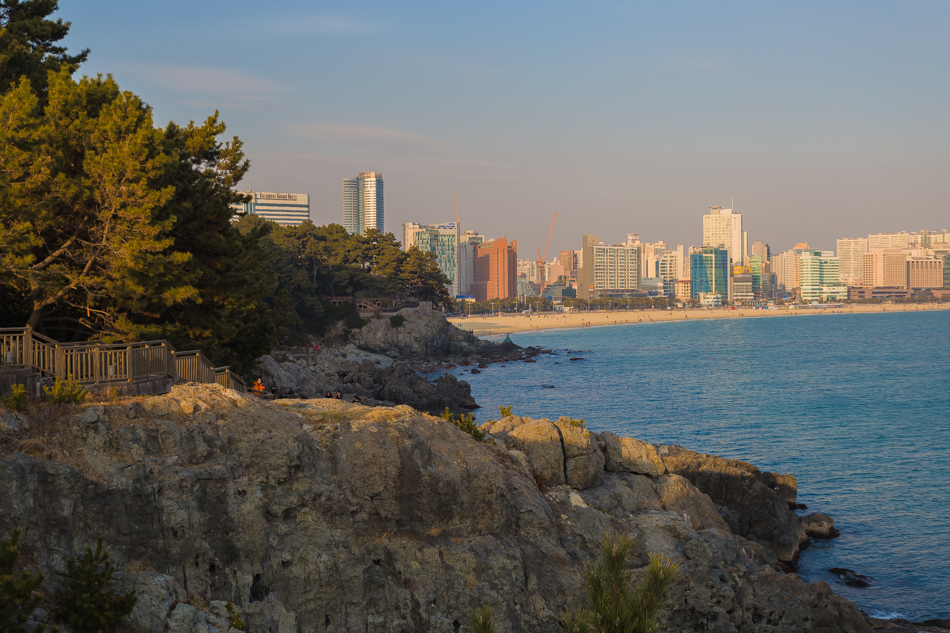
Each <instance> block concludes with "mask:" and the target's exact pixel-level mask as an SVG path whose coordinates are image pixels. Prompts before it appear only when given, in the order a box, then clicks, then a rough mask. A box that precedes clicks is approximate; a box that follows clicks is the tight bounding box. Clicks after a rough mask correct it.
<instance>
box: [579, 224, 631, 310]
mask: <svg viewBox="0 0 950 633" xmlns="http://www.w3.org/2000/svg"><path fill="white" fill-rule="evenodd" d="M581 243H582V245H583V248H582V249H581V251H582V253H583V255H582V257H581V264H580V267H579V268H578V271H577V296H578V298H581V299H593V298H596V297H598V296H604V295H613V294H630V293H633V292H636V291H637V290H639V288H640V246H641V245H640V244H639V243H638V242H635V241H633V240H631V239H629V236H628V240H627V244H617V245H614V246H607V245H606V244H604V243H603V242H599V241H598V239H597V236H596V235H585V236H584V237H583V239H582V242H581Z"/></svg>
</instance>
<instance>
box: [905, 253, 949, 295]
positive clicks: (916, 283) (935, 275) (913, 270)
mask: <svg viewBox="0 0 950 633" xmlns="http://www.w3.org/2000/svg"><path fill="white" fill-rule="evenodd" d="M907 287H908V288H915V289H924V288H943V258H939V259H938V258H936V257H909V258H907Z"/></svg>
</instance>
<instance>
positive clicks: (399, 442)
mask: <svg viewBox="0 0 950 633" xmlns="http://www.w3.org/2000/svg"><path fill="white" fill-rule="evenodd" d="M484 428H485V429H486V430H488V431H490V432H491V438H490V440H489V441H487V442H483V443H479V442H476V441H475V440H474V439H472V438H471V437H470V436H468V435H466V434H464V433H462V432H461V431H459V430H458V429H457V428H456V427H455V426H453V425H451V424H449V423H447V422H445V421H443V420H441V419H439V418H434V417H431V416H427V415H424V414H420V413H419V412H417V411H415V410H413V409H411V408H409V407H407V406H397V407H392V408H384V407H376V408H370V407H364V406H360V405H353V404H347V403H344V402H341V401H338V400H323V399H321V400H308V401H290V400H282V401H278V402H276V403H267V402H261V401H259V400H256V399H254V398H252V397H248V396H243V395H240V394H237V393H236V392H232V391H228V390H225V389H223V388H221V387H218V386H216V385H200V386H199V385H185V386H177V387H175V388H174V389H173V390H172V392H171V393H170V394H168V395H165V396H160V397H154V398H143V399H137V400H134V401H129V402H125V403H121V404H105V405H88V406H84V407H82V408H80V409H77V410H75V411H73V412H71V413H69V414H68V415H66V416H65V417H56V416H49V415H47V416H45V417H44V416H42V415H36V414H33V415H32V416H21V417H18V418H16V419H14V416H12V415H11V414H7V423H5V424H4V425H0V429H2V431H0V534H4V535H5V534H8V533H9V532H10V531H11V530H12V529H13V527H14V526H19V527H20V528H22V529H23V532H24V534H23V539H22V541H21V544H22V549H23V550H24V552H25V554H26V556H25V558H26V560H27V561H29V562H30V564H31V565H32V566H33V567H34V568H36V569H40V570H42V571H44V572H46V573H47V575H48V579H47V583H48V585H47V586H48V588H50V589H52V590H55V588H56V582H57V580H56V577H55V576H54V575H53V574H52V573H51V572H56V571H60V570H62V569H63V568H64V565H65V563H64V561H65V560H66V559H67V558H69V557H72V556H75V555H77V554H78V553H81V552H82V549H83V548H84V547H85V546H86V545H89V544H92V543H94V542H95V538H96V535H98V534H102V535H104V536H105V540H106V543H107V545H108V547H109V548H110V549H111V552H112V558H113V561H114V562H115V563H116V566H117V568H118V569H119V573H118V574H117V578H116V579H117V584H118V586H120V587H125V588H127V587H135V588H136V590H137V591H138V595H139V602H138V604H137V605H136V607H135V610H134V611H133V614H132V623H133V624H134V625H135V626H136V627H137V628H138V629H139V630H141V631H144V632H148V633H164V632H166V631H167V632H176V633H177V632H182V633H183V632H185V631H208V632H209V633H210V632H212V631H222V632H224V631H226V630H227V614H226V611H225V607H224V605H225V603H226V602H233V603H234V604H235V605H236V607H237V609H238V611H239V612H240V613H241V614H243V616H244V619H245V620H246V621H247V624H248V627H247V628H248V630H249V631H274V632H278V633H292V632H297V631H300V632H303V631H308V632H309V631H319V632H323V631H336V632H343V631H354V630H360V631H364V630H366V631H384V632H392V633H399V632H403V631H405V632H409V631H446V632H450V631H459V630H461V629H462V627H467V624H463V623H465V622H466V613H467V612H468V610H469V609H470V608H471V607H474V606H481V605H490V606H492V608H493V609H494V612H495V621H496V623H497V625H498V630H499V631H518V632H520V631H545V632H547V631H556V630H557V614H558V612H559V611H560V609H561V608H562V607H564V606H565V605H567V604H576V603H578V602H580V601H581V600H582V599H583V597H582V590H581V571H582V570H583V567H584V565H585V564H586V563H587V562H588V561H590V560H592V559H593V558H594V557H595V556H596V555H597V552H598V549H599V545H600V543H601V539H602V537H603V535H604V534H605V533H606V532H608V531H615V532H621V531H622V532H625V533H628V534H630V535H631V536H632V537H633V538H634V540H635V544H636V545H635V552H634V553H635V556H634V560H633V566H634V568H637V569H640V568H642V567H643V566H644V565H645V564H646V563H647V560H648V555H649V553H652V552H662V553H664V554H666V555H667V556H669V557H671V558H672V559H674V560H676V561H679V562H680V564H681V568H682V574H681V577H680V580H678V581H677V582H676V584H675V585H674V586H673V588H672V589H671V591H670V592H669V594H668V595H667V599H666V601H665V608H664V611H663V613H662V627H663V630H666V631H696V630H704V631H713V632H717V631H722V632H726V631H730V632H736V631H749V632H752V631H756V632H761V631H765V632H768V631H802V632H805V631H819V632H820V631H828V632H830V631H853V632H858V631H866V630H868V624H867V622H866V621H865V619H864V618H863V616H862V615H861V614H860V613H859V612H858V611H857V610H856V608H855V607H854V605H853V604H851V603H850V602H848V601H847V600H845V599H843V598H840V597H838V596H836V595H835V594H834V593H832V591H831V589H830V588H829V586H828V585H827V584H825V583H813V584H806V583H804V582H802V581H801V580H800V579H798V578H797V577H795V576H794V575H790V574H786V573H783V572H782V571H780V570H779V569H777V567H776V565H775V560H776V558H775V551H776V549H778V550H782V548H784V547H785V545H784V544H783V542H782V539H781V537H782V536H788V535H789V534H798V532H797V531H796V532H788V531H784V532H783V531H781V530H779V531H778V532H776V533H775V534H778V538H773V536H774V535H772V533H771V532H770V533H769V534H766V531H767V530H765V528H763V529H762V530H759V529H757V528H755V527H754V526H756V525H759V524H760V523H762V522H763V521H765V519H763V518H762V517H758V518H755V517H757V516H758V515H757V514H756V513H757V512H759V505H760V504H759V502H757V501H750V500H749V499H745V497H743V494H745V493H744V492H740V491H746V490H748V491H751V492H752V493H753V494H761V495H765V496H766V497H767V498H770V499H771V498H773V497H782V495H788V494H789V490H790V486H791V485H790V484H789V482H788V481H787V480H784V479H782V480H781V481H783V482H784V483H782V484H781V485H779V483H776V487H775V488H773V487H771V486H770V485H769V483H768V482H769V481H770V476H767V475H768V474H765V473H760V472H758V471H757V470H755V469H754V467H751V466H749V467H748V468H744V467H743V468H739V467H738V466H736V464H741V462H738V463H736V462H731V463H730V464H731V465H728V468H719V466H718V465H717V464H718V462H716V461H715V460H716V459H717V458H713V457H710V456H698V454H695V453H693V454H688V455H687V454H685V453H683V452H682V449H677V448H673V447H660V448H659V449H658V448H657V447H654V446H652V445H650V444H647V443H645V442H639V441H637V440H632V439H630V438H617V437H616V436H612V435H610V434H601V435H596V434H592V433H590V432H589V431H588V430H587V429H586V428H585V427H584V425H583V424H582V423H579V422H576V421H572V420H570V419H568V418H561V419H560V420H557V421H554V422H551V421H548V420H532V419H529V418H520V417H508V418H505V419H503V420H500V421H498V422H494V423H491V424H486V425H485V426H484ZM693 466H695V468H694V467H693ZM747 466H748V465H747ZM730 468H737V469H739V470H742V472H740V473H733V472H732V471H731V470H730ZM716 469H719V470H721V476H720V478H719V479H718V480H715V481H716V484H715V485H716V486H718V487H719V488H720V489H721V490H726V489H727V488H728V489H730V490H731V489H732V487H731V486H730V484H729V481H730V480H732V479H735V478H738V480H739V482H738V483H737V486H736V487H735V491H734V492H730V493H728V494H726V493H724V496H722V497H721V498H719V499H718V500H716V501H715V502H714V499H711V498H710V496H707V494H704V493H703V492H701V488H702V487H703V486H705V485H707V483H708V482H705V481H704V480H702V478H700V477H698V476H696V475H695V473H694V471H696V472H703V473H706V475H708V476H709V477H712V475H711V473H712V472H713V471H714V470H716ZM678 473H683V474H678ZM691 476H692V477H693V479H695V481H696V483H695V484H694V483H692V482H691V480H690V478H689V477H691ZM771 477H774V476H771ZM780 479H781V478H780ZM759 483H761V484H762V486H759V485H758V484H759ZM697 486H699V487H697ZM742 500H745V502H746V503H745V504H743V503H741V501H742ZM716 504H719V505H718V507H717V505H716ZM779 507H781V504H778V505H775V506H774V509H775V510H776V511H777V508H779ZM772 510H773V508H771V507H770V509H766V510H765V513H766V514H769V513H770V512H772ZM750 512H751V513H752V515H753V516H748V515H749V513H750ZM733 515H734V516H733ZM770 516H771V515H770ZM773 519H774V522H776V523H780V522H781V521H783V520H787V517H784V515H783V516H778V517H773ZM766 523H768V522H767V521H766ZM770 525H771V524H770ZM773 527H775V526H773ZM799 528H800V526H797V527H795V530H798V529H799ZM736 529H739V530H740V531H742V530H745V532H746V536H741V535H737V534H735V533H734V531H735V530H736ZM766 536H768V537H769V538H765V537H766ZM793 540H794V539H793ZM777 542H778V543H779V545H776V543H777ZM783 551H784V550H783Z"/></svg>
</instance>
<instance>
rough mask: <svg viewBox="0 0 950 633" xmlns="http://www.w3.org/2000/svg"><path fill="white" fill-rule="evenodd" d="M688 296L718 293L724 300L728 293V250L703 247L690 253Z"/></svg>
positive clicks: (697, 296)
mask: <svg viewBox="0 0 950 633" xmlns="http://www.w3.org/2000/svg"><path fill="white" fill-rule="evenodd" d="M689 259H690V296H691V298H693V299H699V298H700V295H719V297H720V301H722V300H725V299H726V297H727V296H728V293H729V251H727V250H726V249H724V248H712V247H708V246H706V247H703V249H702V250H701V251H700V252H698V253H693V254H692V255H690V258H689Z"/></svg>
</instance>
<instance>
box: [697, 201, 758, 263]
mask: <svg viewBox="0 0 950 633" xmlns="http://www.w3.org/2000/svg"><path fill="white" fill-rule="evenodd" d="M748 239H749V234H748V233H744V232H743V231H742V214H741V213H733V212H732V209H724V208H722V207H709V213H708V214H706V215H704V216H703V246H711V247H713V248H724V249H726V250H727V251H728V252H729V263H730V264H732V265H736V266H738V265H741V264H743V263H744V262H745V259H746V255H747V254H748V253H747V252H746V251H747V245H748Z"/></svg>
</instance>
